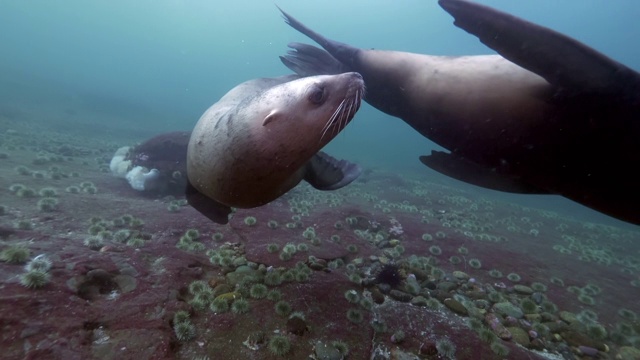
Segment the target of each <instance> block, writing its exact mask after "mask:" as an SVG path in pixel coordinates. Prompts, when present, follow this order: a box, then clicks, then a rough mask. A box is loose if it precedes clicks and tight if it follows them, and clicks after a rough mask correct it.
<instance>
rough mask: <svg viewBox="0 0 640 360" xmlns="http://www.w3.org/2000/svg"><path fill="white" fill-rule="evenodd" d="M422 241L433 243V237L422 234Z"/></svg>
mask: <svg viewBox="0 0 640 360" xmlns="http://www.w3.org/2000/svg"><path fill="white" fill-rule="evenodd" d="M422 240H424V241H433V236H432V235H431V234H429V233H424V234H422Z"/></svg>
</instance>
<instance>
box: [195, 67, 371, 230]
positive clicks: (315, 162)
mask: <svg viewBox="0 0 640 360" xmlns="http://www.w3.org/2000/svg"><path fill="white" fill-rule="evenodd" d="M363 95H364V83H363V81H362V77H361V76H360V74H358V73H354V72H349V73H344V74H340V75H320V76H312V77H306V78H301V79H300V78H299V76H297V75H289V76H283V77H279V78H264V79H255V80H250V81H247V82H244V83H242V84H240V85H238V86H236V87H235V88H234V89H232V90H231V91H229V92H228V93H227V94H226V95H224V96H223V97H222V98H221V99H220V100H219V101H218V102H217V103H215V104H214V105H213V106H211V107H210V108H209V109H208V110H207V111H206V112H205V113H204V114H203V115H202V117H201V118H200V120H199V121H198V123H197V124H196V126H195V128H194V129H193V132H192V134H191V139H190V141H189V146H188V150H187V174H188V179H189V183H190V186H189V187H188V189H187V199H188V201H189V203H190V204H191V205H192V206H193V207H194V208H196V209H197V210H198V211H200V212H201V213H203V214H204V215H206V216H207V217H209V218H210V219H211V220H213V221H215V222H217V223H221V224H225V223H227V222H228V214H229V213H230V212H231V207H238V208H252V207H257V206H260V205H264V204H266V203H268V202H270V201H273V200H275V199H276V198H278V197H280V196H281V195H283V194H284V193H285V192H287V191H289V190H290V189H291V188H293V187H294V186H296V185H297V184H298V183H299V182H300V181H301V180H305V181H307V182H309V183H310V184H311V185H312V186H314V187H315V188H317V189H320V190H334V189H338V188H341V187H343V186H345V185H347V184H349V183H351V182H352V181H353V180H355V179H356V178H357V177H358V175H359V174H360V172H361V170H360V167H359V166H357V165H355V164H352V163H349V162H347V161H344V160H341V161H338V160H336V159H334V158H332V157H331V156H329V155H327V154H326V153H323V152H320V149H322V147H324V146H325V145H326V144H327V143H328V142H329V141H330V140H331V139H333V138H334V137H335V136H336V135H337V134H338V133H339V132H340V131H341V130H342V129H343V128H344V127H345V126H346V125H347V124H348V123H349V122H350V121H351V119H352V118H353V116H354V115H355V113H356V111H358V109H359V107H360V102H361V99H362V96H363Z"/></svg>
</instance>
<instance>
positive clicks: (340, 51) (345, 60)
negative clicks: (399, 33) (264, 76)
mask: <svg viewBox="0 0 640 360" xmlns="http://www.w3.org/2000/svg"><path fill="white" fill-rule="evenodd" d="M276 6H277V5H276ZM278 10H280V12H281V13H282V17H284V21H285V22H286V23H287V24H289V25H290V26H291V27H292V28H294V29H296V30H298V31H299V32H301V33H303V34H304V35H306V36H308V37H309V38H311V40H313V41H315V42H317V43H318V45H320V46H322V48H323V49H325V50H327V51H328V52H329V54H331V55H330V56H332V57H333V58H335V59H337V60H338V61H339V62H341V63H342V64H343V65H342V66H344V67H343V70H342V71H340V72H337V73H336V74H339V73H343V72H348V71H354V70H353V63H354V61H356V59H357V53H358V52H359V51H360V49H358V48H356V47H353V46H351V45H348V44H345V43H341V42H339V41H334V40H331V39H327V38H326V37H324V36H322V35H320V34H318V33H317V32H315V31H313V30H311V29H310V28H308V27H307V26H306V25H305V24H303V23H301V22H300V21H298V20H297V19H296V18H294V17H293V16H291V15H289V14H287V13H286V12H284V11H283V10H282V9H280V8H279V7H278ZM292 45H296V46H292ZM297 45H298V44H296V43H292V44H289V47H292V48H294V49H295V50H297V51H300V50H301V48H298V47H297ZM299 45H304V44H299ZM306 46H310V45H306ZM304 50H305V51H308V50H309V49H308V48H306V49H304ZM316 50H318V49H316ZM307 54H309V55H313V53H310V52H309V53H307ZM317 54H318V53H316V54H315V55H317ZM285 58H286V57H285ZM280 59H281V60H282V58H280ZM322 60H323V61H327V58H326V57H323V58H322ZM284 61H285V60H283V62H284ZM285 65H287V63H286V62H285ZM288 66H289V65H287V67H288ZM294 71H295V70H294Z"/></svg>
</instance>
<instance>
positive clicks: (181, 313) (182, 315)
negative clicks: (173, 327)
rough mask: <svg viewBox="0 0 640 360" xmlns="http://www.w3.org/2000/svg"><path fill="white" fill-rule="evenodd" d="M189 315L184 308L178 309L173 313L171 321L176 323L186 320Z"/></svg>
mask: <svg viewBox="0 0 640 360" xmlns="http://www.w3.org/2000/svg"><path fill="white" fill-rule="evenodd" d="M190 317H191V315H190V314H189V312H188V311H186V310H178V311H176V313H175V314H173V323H174V324H178V323H181V322H188V321H189V318H190Z"/></svg>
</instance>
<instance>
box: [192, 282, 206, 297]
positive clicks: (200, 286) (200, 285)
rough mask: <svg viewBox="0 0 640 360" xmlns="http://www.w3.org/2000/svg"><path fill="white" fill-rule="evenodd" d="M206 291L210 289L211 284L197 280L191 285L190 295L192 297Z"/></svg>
mask: <svg viewBox="0 0 640 360" xmlns="http://www.w3.org/2000/svg"><path fill="white" fill-rule="evenodd" d="M205 289H209V284H207V282H206V281H204V280H195V281H192V282H191V284H189V294H191V295H196V294H199V293H201V292H203V291H205Z"/></svg>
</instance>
